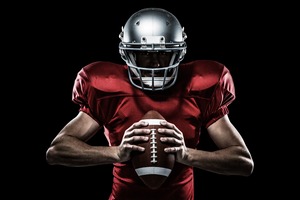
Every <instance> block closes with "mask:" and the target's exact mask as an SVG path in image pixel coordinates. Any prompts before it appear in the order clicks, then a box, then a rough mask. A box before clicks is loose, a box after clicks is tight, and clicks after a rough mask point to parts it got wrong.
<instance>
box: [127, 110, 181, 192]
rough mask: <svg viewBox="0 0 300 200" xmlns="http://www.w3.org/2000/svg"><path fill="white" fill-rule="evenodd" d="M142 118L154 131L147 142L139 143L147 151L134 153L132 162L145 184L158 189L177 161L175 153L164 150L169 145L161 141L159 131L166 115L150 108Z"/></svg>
mask: <svg viewBox="0 0 300 200" xmlns="http://www.w3.org/2000/svg"><path fill="white" fill-rule="evenodd" d="M142 120H145V121H147V122H149V125H148V126H147V127H145V128H147V129H148V128H149V129H151V130H152V131H151V133H150V135H149V137H150V138H149V140H148V141H147V142H144V143H140V144H138V145H140V146H142V147H144V148H145V151H144V152H138V153H134V155H133V157H132V164H133V167H134V169H135V171H136V173H137V175H138V176H139V177H140V179H141V180H142V181H143V182H144V184H145V185H147V186H148V187H149V188H151V189H157V188H159V187H160V186H161V185H162V184H163V183H164V182H165V180H166V179H167V178H168V176H169V175H170V173H171V171H172V169H173V166H174V163H175V155H174V154H168V153H166V152H164V148H166V147H167V146H168V145H167V144H164V143H162V142H161V141H160V137H161V134H160V133H158V131H157V129H158V128H160V127H162V126H161V125H160V121H162V120H164V117H163V116H162V115H161V114H160V113H158V112H157V111H154V110H150V111H149V112H147V113H146V114H145V115H144V116H143V117H142Z"/></svg>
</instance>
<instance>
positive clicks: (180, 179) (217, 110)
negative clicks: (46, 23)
mask: <svg viewBox="0 0 300 200" xmlns="http://www.w3.org/2000/svg"><path fill="white" fill-rule="evenodd" d="M127 73H128V72H127V66H125V65H119V64H114V63H110V62H94V63H91V64H89V65H87V66H85V67H84V68H83V69H82V70H81V71H80V72H79V73H78V76H77V78H76V80H75V83H74V88H73V101H74V102H75V103H77V104H79V105H80V110H81V111H84V112H86V113H87V114H89V115H90V116H91V117H93V118H94V119H95V120H96V121H97V122H98V123H99V124H100V125H103V126H104V128H105V129H104V130H105V131H104V133H105V135H106V138H107V139H108V142H109V144H110V145H119V144H120V142H121V140H122V136H123V133H124V131H125V130H126V129H127V128H128V127H129V126H130V125H131V124H132V123H134V122H137V121H139V120H140V119H141V117H142V116H143V115H144V114H145V113H146V112H147V111H149V110H152V109H154V110H157V111H158V112H159V113H161V114H162V115H163V116H164V118H165V119H166V120H167V121H169V122H171V123H174V124H175V125H176V126H177V127H178V128H179V129H180V130H181V131H182V132H183V133H184V137H185V143H186V145H187V146H188V147H190V148H196V146H197V144H198V143H199V136H200V133H201V127H202V126H203V127H206V128H207V127H208V126H210V125H211V124H212V123H214V122H215V121H216V120H218V119H219V118H221V117H222V116H224V115H225V114H227V113H228V112H229V110H228V105H229V104H230V103H231V102H232V101H233V100H234V99H235V89H234V84H233V80H232V77H231V75H230V72H229V71H228V69H227V68H226V67H225V66H224V65H222V64H221V63H218V62H215V61H210V60H197V61H193V62H190V63H186V64H181V65H180V66H179V73H178V79H177V82H176V83H175V85H174V86H172V87H171V88H169V89H167V90H164V91H155V92H152V91H142V90H140V89H137V88H135V87H134V86H132V85H131V83H130V82H129V79H128V74H127ZM113 175H114V180H113V187H112V195H111V197H110V199H122V200H123V199H130V200H134V199H139V200H140V199H147V197H149V199H156V200H159V199H164V200H165V199H174V200H177V199H184V200H188V199H193V198H194V194H193V191H194V185H193V184H194V181H193V169H192V168H191V167H188V166H183V165H180V164H178V163H176V164H175V167H174V170H173V171H172V173H171V175H170V176H169V178H168V180H167V182H165V183H164V185H163V186H162V188H160V189H158V192H157V194H158V195H155V193H154V192H153V191H152V190H150V189H148V188H146V186H144V185H143V183H142V182H141V180H139V178H138V177H137V175H136V173H135V171H134V170H133V168H132V166H131V163H130V162H127V163H116V164H115V166H114V169H113ZM129 197H130V198H129Z"/></svg>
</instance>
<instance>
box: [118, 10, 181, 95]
mask: <svg viewBox="0 0 300 200" xmlns="http://www.w3.org/2000/svg"><path fill="white" fill-rule="evenodd" d="M186 37H187V36H186V34H185V32H184V28H183V27H182V26H181V25H180V23H179V21H178V19H177V18H176V17H175V16H174V15H173V14H172V13H170V12H168V11H166V10H164V9H160V8H145V9H142V10H140V11H138V12H136V13H134V14H133V15H132V16H131V17H130V18H129V19H128V20H127V22H126V24H125V26H124V27H122V31H121V33H120V35H119V38H120V39H121V42H120V43H119V52H120V55H121V58H122V59H123V60H124V61H125V62H126V64H127V65H128V67H129V70H128V75H129V79H130V82H131V83H132V84H133V85H134V86H136V87H137V88H140V89H143V90H151V91H156V90H164V89H167V88H169V87H171V86H172V85H174V83H175V81H176V79H177V74H178V65H179V63H180V62H181V61H182V60H183V58H184V56H185V53H186V42H185V39H186ZM137 51H139V52H141V51H143V52H145V51H146V52H158V53H160V52H171V53H172V56H171V60H170V63H169V66H166V67H158V68H157V67H155V68H154V67H153V68H148V67H141V66H137V64H136V53H137ZM145 74H147V76H146V75H145Z"/></svg>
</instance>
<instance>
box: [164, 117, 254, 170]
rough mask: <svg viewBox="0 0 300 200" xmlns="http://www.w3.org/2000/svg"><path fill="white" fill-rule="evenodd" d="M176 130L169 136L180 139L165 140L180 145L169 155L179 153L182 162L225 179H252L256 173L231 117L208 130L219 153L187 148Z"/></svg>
mask: <svg viewBox="0 0 300 200" xmlns="http://www.w3.org/2000/svg"><path fill="white" fill-rule="evenodd" d="M172 126H173V128H174V125H171V124H170V126H169V127H170V128H171V127H172ZM174 130H175V132H174ZM174 130H173V131H169V134H173V135H176V139H170V138H169V139H163V140H164V141H168V142H171V143H174V144H176V145H175V146H176V147H171V148H167V149H166V151H167V152H175V153H176V159H177V161H178V162H180V163H183V164H186V165H190V166H193V167H197V168H200V169H203V170H206V171H210V172H213V173H218V174H224V175H241V176H249V175H250V174H251V173H252V171H253V167H254V163H253V160H252V157H251V154H250V152H249V150H248V148H247V146H246V145H245V142H244V140H243V138H242V137H241V135H240V134H239V132H238V131H237V129H236V128H235V127H234V126H233V124H232V123H231V122H230V120H229V118H228V116H227V115H225V116H224V117H222V118H221V119H219V120H218V121H216V122H215V123H213V124H212V125H210V126H209V127H208V129H207V131H208V134H209V136H210V137H211V139H212V140H213V141H214V143H215V144H216V145H217V147H218V148H219V150H216V151H212V152H210V151H203V150H197V149H191V148H187V147H186V146H185V144H184V140H183V134H182V133H181V132H180V131H179V130H178V129H177V128H176V127H175V129H174ZM165 133H166V132H165Z"/></svg>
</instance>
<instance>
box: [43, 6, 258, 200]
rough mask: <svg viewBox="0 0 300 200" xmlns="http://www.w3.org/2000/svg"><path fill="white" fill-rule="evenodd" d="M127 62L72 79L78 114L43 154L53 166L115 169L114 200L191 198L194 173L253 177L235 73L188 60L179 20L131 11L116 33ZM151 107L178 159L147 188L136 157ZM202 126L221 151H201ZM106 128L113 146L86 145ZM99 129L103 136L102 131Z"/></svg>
mask: <svg viewBox="0 0 300 200" xmlns="http://www.w3.org/2000/svg"><path fill="white" fill-rule="evenodd" d="M119 38H120V40H121V41H120V44H119V52H120V56H121V57H122V59H123V60H124V62H125V63H124V64H117V63H112V62H103V61H97V62H92V63H90V64H87V65H86V66H84V67H83V68H82V69H81V70H80V71H79V72H78V74H77V77H76V79H75V81H74V87H73V93H72V94H73V96H72V100H73V102H74V103H76V104H78V106H79V112H78V115H77V116H75V117H74V118H73V119H71V120H70V121H69V123H67V124H66V125H65V126H64V127H63V128H62V129H61V131H60V132H59V133H58V134H57V136H56V137H55V138H54V139H53V141H52V143H51V145H50V147H49V149H48V150H47V152H46V159H47V162H48V163H49V164H50V165H64V166H70V167H77V166H96V165H105V164H112V165H113V184H112V191H111V195H110V197H108V198H109V199H110V200H114V199H117V200H122V199H131V200H134V199H137V200H141V199H143V200H145V199H155V200H159V199H163V200H166V199H176V200H181V199H182V200H193V199H194V171H193V170H194V168H199V169H201V170H206V171H209V172H213V173H216V174H223V175H237V176H249V175H251V174H252V172H253V169H254V162H253V159H252V157H251V154H250V152H249V150H248V148H247V146H246V144H245V142H244V140H243V138H242V136H241V134H240V133H239V131H238V130H237V129H236V128H235V126H234V125H233V124H232V123H231V121H230V119H229V116H228V113H229V108H228V107H229V105H230V104H231V103H232V102H233V101H234V100H235V97H236V96H235V87H234V82H233V78H232V76H231V74H230V71H229V70H228V68H227V67H226V66H224V64H222V63H220V62H217V61H212V60H195V61H192V62H188V63H183V62H182V61H183V59H184V57H185V54H186V50H187V44H186V38H187V35H186V33H185V31H184V28H183V26H181V24H180V22H179V21H178V19H177V18H176V17H175V16H174V15H173V14H172V13H170V12H168V11H167V10H164V9H161V8H145V9H142V10H139V11H137V12H136V13H134V14H133V15H132V16H130V18H129V19H128V20H127V22H126V24H125V25H124V27H122V30H121V33H120V34H119ZM149 110H156V111H158V112H159V113H160V114H161V115H162V116H163V117H164V118H165V121H164V122H162V125H163V126H164V127H165V128H164V129H160V133H162V134H164V137H162V138H161V141H162V142H164V143H168V144H169V145H170V147H167V148H165V152H166V153H171V154H175V159H176V162H175V164H174V167H173V170H172V172H171V174H170V175H169V177H168V179H167V180H166V181H165V182H164V184H163V185H162V186H161V187H160V188H158V189H156V190H152V189H149V188H148V187H147V186H145V185H144V184H143V182H142V181H141V180H140V178H139V177H138V176H137V174H136V172H135V170H134V168H133V166H132V162H131V158H132V152H135V151H137V152H142V151H144V150H145V149H144V148H143V147H141V146H139V145H138V143H139V142H145V141H148V140H149V136H148V134H149V132H150V130H148V129H142V127H145V126H147V124H146V123H144V122H143V121H140V119H141V118H142V117H143V115H144V114H145V113H147V112H148V111H149ZM203 129H206V130H207V133H208V135H209V136H210V138H211V139H212V141H213V142H214V143H215V144H216V146H217V147H218V150H215V151H205V150H201V149H199V148H197V145H198V144H199V142H200V141H199V138H200V134H201V132H202V130H203ZM99 130H103V132H104V134H105V136H106V138H107V141H108V144H109V145H107V146H96V145H90V144H88V142H87V141H88V140H89V139H91V138H92V137H93V136H94V135H95V134H97V133H99ZM100 132H101V131H100Z"/></svg>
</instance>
